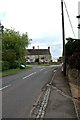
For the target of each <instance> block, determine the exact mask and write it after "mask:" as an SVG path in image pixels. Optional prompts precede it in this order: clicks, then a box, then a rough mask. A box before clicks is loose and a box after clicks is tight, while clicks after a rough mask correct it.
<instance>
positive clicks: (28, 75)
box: [23, 72, 36, 79]
mask: <svg viewBox="0 0 80 120" xmlns="http://www.w3.org/2000/svg"><path fill="white" fill-rule="evenodd" d="M34 74H36V72H33V73H31V74H29V75H27V76H25V77H23V79H25V78H28V77H30V76H32V75H34Z"/></svg>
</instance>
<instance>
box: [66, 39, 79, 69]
mask: <svg viewBox="0 0 80 120" xmlns="http://www.w3.org/2000/svg"><path fill="white" fill-rule="evenodd" d="M65 47H66V61H67V63H68V64H69V65H70V66H71V67H72V68H77V69H80V40H79V39H72V38H68V39H67V43H66V46H65Z"/></svg>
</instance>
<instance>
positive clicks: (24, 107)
mask: <svg viewBox="0 0 80 120" xmlns="http://www.w3.org/2000/svg"><path fill="white" fill-rule="evenodd" d="M55 69H57V68H56V67H49V66H48V67H41V66H33V67H32V69H30V70H24V71H22V72H20V73H17V74H15V75H10V76H6V77H3V78H2V88H1V89H0V90H2V116H3V118H28V117H29V113H30V110H31V108H32V106H33V104H34V102H35V101H36V100H37V98H38V96H39V95H40V93H41V89H42V88H43V87H44V85H45V83H47V82H48V81H49V80H51V79H52V76H53V74H54V71H55Z"/></svg>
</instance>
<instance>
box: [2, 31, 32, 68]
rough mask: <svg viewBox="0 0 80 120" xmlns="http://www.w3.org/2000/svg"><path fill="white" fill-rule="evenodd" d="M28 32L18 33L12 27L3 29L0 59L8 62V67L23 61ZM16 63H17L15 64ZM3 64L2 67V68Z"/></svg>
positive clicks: (15, 65)
mask: <svg viewBox="0 0 80 120" xmlns="http://www.w3.org/2000/svg"><path fill="white" fill-rule="evenodd" d="M30 41H31V40H30V39H29V38H28V33H24V34H22V35H20V33H19V32H16V31H15V30H13V29H5V31H4V34H3V39H2V61H3V62H4V61H7V62H5V63H9V68H15V67H18V66H19V64H20V63H24V62H25V55H26V47H27V46H28V44H29V43H30ZM17 63H18V64H17ZM4 67H5V64H4V66H3V64H2V68H3V69H4Z"/></svg>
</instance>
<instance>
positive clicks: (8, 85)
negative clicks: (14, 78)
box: [0, 84, 11, 91]
mask: <svg viewBox="0 0 80 120" xmlns="http://www.w3.org/2000/svg"><path fill="white" fill-rule="evenodd" d="M10 86H11V84H9V85H6V86H4V87H2V88H0V91H1V90H4V89H6V88H8V87H10Z"/></svg>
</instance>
